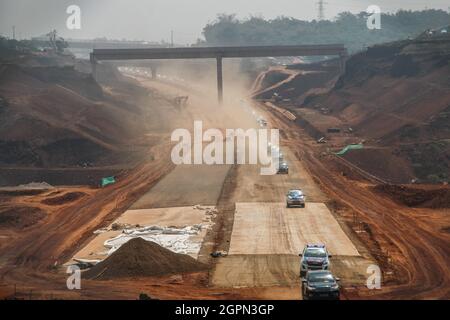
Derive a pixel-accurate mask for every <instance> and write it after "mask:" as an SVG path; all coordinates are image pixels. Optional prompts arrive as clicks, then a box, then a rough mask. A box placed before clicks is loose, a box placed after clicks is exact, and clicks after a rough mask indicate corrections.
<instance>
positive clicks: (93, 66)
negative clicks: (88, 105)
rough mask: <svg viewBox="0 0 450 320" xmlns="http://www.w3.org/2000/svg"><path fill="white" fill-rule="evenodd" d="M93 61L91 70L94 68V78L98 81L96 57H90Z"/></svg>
mask: <svg viewBox="0 0 450 320" xmlns="http://www.w3.org/2000/svg"><path fill="white" fill-rule="evenodd" d="M90 60H91V68H92V77H93V78H94V79H95V80H97V61H96V60H95V58H94V56H93V55H92V53H91V55H90Z"/></svg>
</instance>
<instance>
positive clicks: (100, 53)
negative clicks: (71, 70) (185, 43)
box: [92, 44, 347, 60]
mask: <svg viewBox="0 0 450 320" xmlns="http://www.w3.org/2000/svg"><path fill="white" fill-rule="evenodd" d="M346 54H347V50H346V49H345V47H344V45H341V44H329V45H328V44H327V45H302V46H243V47H242V46H235V47H186V48H184V47H182V48H151V49H94V51H93V53H92V56H93V58H95V59H96V60H134V59H136V60H141V59H200V58H218V57H221V58H245V57H282V56H329V55H336V56H344V55H346Z"/></svg>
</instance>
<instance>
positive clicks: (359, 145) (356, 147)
mask: <svg viewBox="0 0 450 320" xmlns="http://www.w3.org/2000/svg"><path fill="white" fill-rule="evenodd" d="M363 148H364V146H363V145H362V144H349V145H348V146H346V147H345V148H344V149H342V150H341V151H339V152H337V153H336V154H337V155H339V156H342V155H344V154H346V153H347V151H349V150H357V149H363Z"/></svg>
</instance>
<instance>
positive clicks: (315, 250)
mask: <svg viewBox="0 0 450 320" xmlns="http://www.w3.org/2000/svg"><path fill="white" fill-rule="evenodd" d="M299 256H300V277H303V276H304V275H305V274H306V273H307V272H308V271H309V270H328V269H329V268H330V258H331V255H330V254H329V253H328V251H327V248H326V247H325V245H324V244H307V245H306V246H305V248H304V249H303V252H302V253H300V254H299Z"/></svg>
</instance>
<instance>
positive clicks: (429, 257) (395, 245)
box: [272, 114, 450, 299]
mask: <svg viewBox="0 0 450 320" xmlns="http://www.w3.org/2000/svg"><path fill="white" fill-rule="evenodd" d="M272 120H273V121H274V123H275V124H276V125H277V126H279V127H280V128H285V132H286V138H287V139H286V140H287V142H286V143H287V144H289V145H290V146H291V147H292V148H295V150H296V156H297V157H298V158H301V159H303V160H304V163H305V165H306V167H307V169H308V171H309V172H310V173H311V176H312V177H313V178H314V179H315V180H316V181H318V182H319V185H320V187H321V188H322V190H324V191H325V192H326V193H327V195H328V196H329V197H330V198H332V199H335V200H336V201H337V206H338V210H337V211H338V212H339V214H340V216H342V217H343V218H344V219H345V220H347V223H348V224H349V225H352V227H354V228H356V227H357V226H361V225H362V226H364V230H363V232H361V233H359V234H358V236H359V238H360V239H361V240H362V241H364V242H365V243H366V245H367V246H368V247H369V249H370V251H371V252H372V254H373V255H374V256H375V257H376V258H377V262H378V264H380V266H381V268H382V270H383V271H384V273H383V276H384V279H383V281H384V282H383V287H382V290H376V291H369V290H367V289H365V288H364V287H361V288H359V290H358V291H354V292H353V293H350V292H349V297H353V298H358V297H364V298H367V297H370V298H382V299H408V298H409V299H448V298H450V267H449V264H448V261H450V235H449V234H448V232H443V231H442V229H441V228H442V225H448V224H449V223H450V219H449V216H448V213H449V211H448V209H441V210H435V211H434V212H430V210H427V209H413V208H409V207H406V206H402V205H399V204H397V203H394V202H393V201H392V200H391V199H388V198H387V197H382V196H380V195H378V194H376V193H374V192H373V191H372V190H371V189H370V184H367V183H358V182H356V181H353V180H351V179H348V178H346V177H345V176H343V175H341V174H340V172H339V171H336V168H335V167H334V165H333V164H334V162H333V160H332V159H328V158H326V157H320V156H318V155H317V152H315V150H314V149H315V146H314V141H313V140H311V139H310V138H309V137H308V135H307V134H306V132H304V131H302V129H301V128H299V127H298V126H297V125H295V124H293V123H290V122H288V121H286V119H283V117H280V116H279V115H278V114H273V118H272ZM350 217H351V218H350ZM355 220H356V221H357V224H356V225H355V224H354V221H355ZM434 221H440V223H438V224H437V225H436V223H435V222H434Z"/></svg>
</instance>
